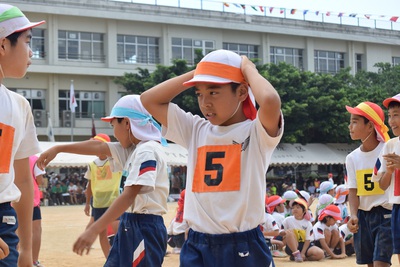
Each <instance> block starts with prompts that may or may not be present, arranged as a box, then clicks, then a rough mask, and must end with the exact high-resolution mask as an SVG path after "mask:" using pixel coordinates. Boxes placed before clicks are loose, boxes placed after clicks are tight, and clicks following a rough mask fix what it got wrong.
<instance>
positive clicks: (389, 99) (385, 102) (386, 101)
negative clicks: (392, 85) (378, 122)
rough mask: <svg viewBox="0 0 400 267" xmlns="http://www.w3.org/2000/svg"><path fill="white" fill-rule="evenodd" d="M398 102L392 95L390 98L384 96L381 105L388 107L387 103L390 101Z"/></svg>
mask: <svg viewBox="0 0 400 267" xmlns="http://www.w3.org/2000/svg"><path fill="white" fill-rule="evenodd" d="M393 101H394V102H399V103H400V100H399V99H396V98H394V97H391V98H386V99H385V100H383V105H384V106H385V108H388V107H389V104H390V102H393Z"/></svg>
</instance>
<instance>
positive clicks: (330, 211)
mask: <svg viewBox="0 0 400 267" xmlns="http://www.w3.org/2000/svg"><path fill="white" fill-rule="evenodd" d="M341 220H342V216H341V215H340V209H339V207H337V206H335V205H333V204H331V205H328V206H327V207H326V208H324V209H323V210H322V211H321V213H320V215H319V216H318V222H317V223H316V224H315V225H314V227H313V231H314V240H315V245H316V246H317V247H320V248H321V249H323V250H324V251H325V253H326V255H327V256H330V258H331V259H343V258H346V253H345V252H346V249H345V245H344V241H343V238H339V239H333V238H331V237H332V235H331V231H330V227H331V226H333V225H336V222H337V221H341ZM331 241H336V242H331ZM336 248H339V249H340V253H341V254H339V255H337V254H335V253H334V251H335V249H336Z"/></svg>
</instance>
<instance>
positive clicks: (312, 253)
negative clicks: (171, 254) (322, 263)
mask: <svg viewBox="0 0 400 267" xmlns="http://www.w3.org/2000/svg"><path fill="white" fill-rule="evenodd" d="M306 257H307V260H309V261H319V260H322V259H323V258H325V254H324V251H323V250H322V249H320V248H319V247H317V246H312V245H310V247H309V248H308V250H307V252H306Z"/></svg>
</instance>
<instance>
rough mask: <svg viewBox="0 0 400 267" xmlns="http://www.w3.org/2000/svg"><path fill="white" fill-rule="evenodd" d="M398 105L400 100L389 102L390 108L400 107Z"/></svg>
mask: <svg viewBox="0 0 400 267" xmlns="http://www.w3.org/2000/svg"><path fill="white" fill-rule="evenodd" d="M398 107H400V103H399V102H397V101H390V102H389V105H388V109H391V108H398Z"/></svg>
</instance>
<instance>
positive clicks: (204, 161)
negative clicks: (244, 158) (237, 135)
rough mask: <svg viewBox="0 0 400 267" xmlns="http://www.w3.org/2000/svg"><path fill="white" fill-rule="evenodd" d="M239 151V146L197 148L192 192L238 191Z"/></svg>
mask: <svg viewBox="0 0 400 267" xmlns="http://www.w3.org/2000/svg"><path fill="white" fill-rule="evenodd" d="M241 149H242V147H241V145H240V144H233V145H217V146H203V147H200V148H198V150H197V162H196V168H195V172H194V177H193V186H192V191H193V192H196V193H204V192H225V191H239V190H240V163H241Z"/></svg>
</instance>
